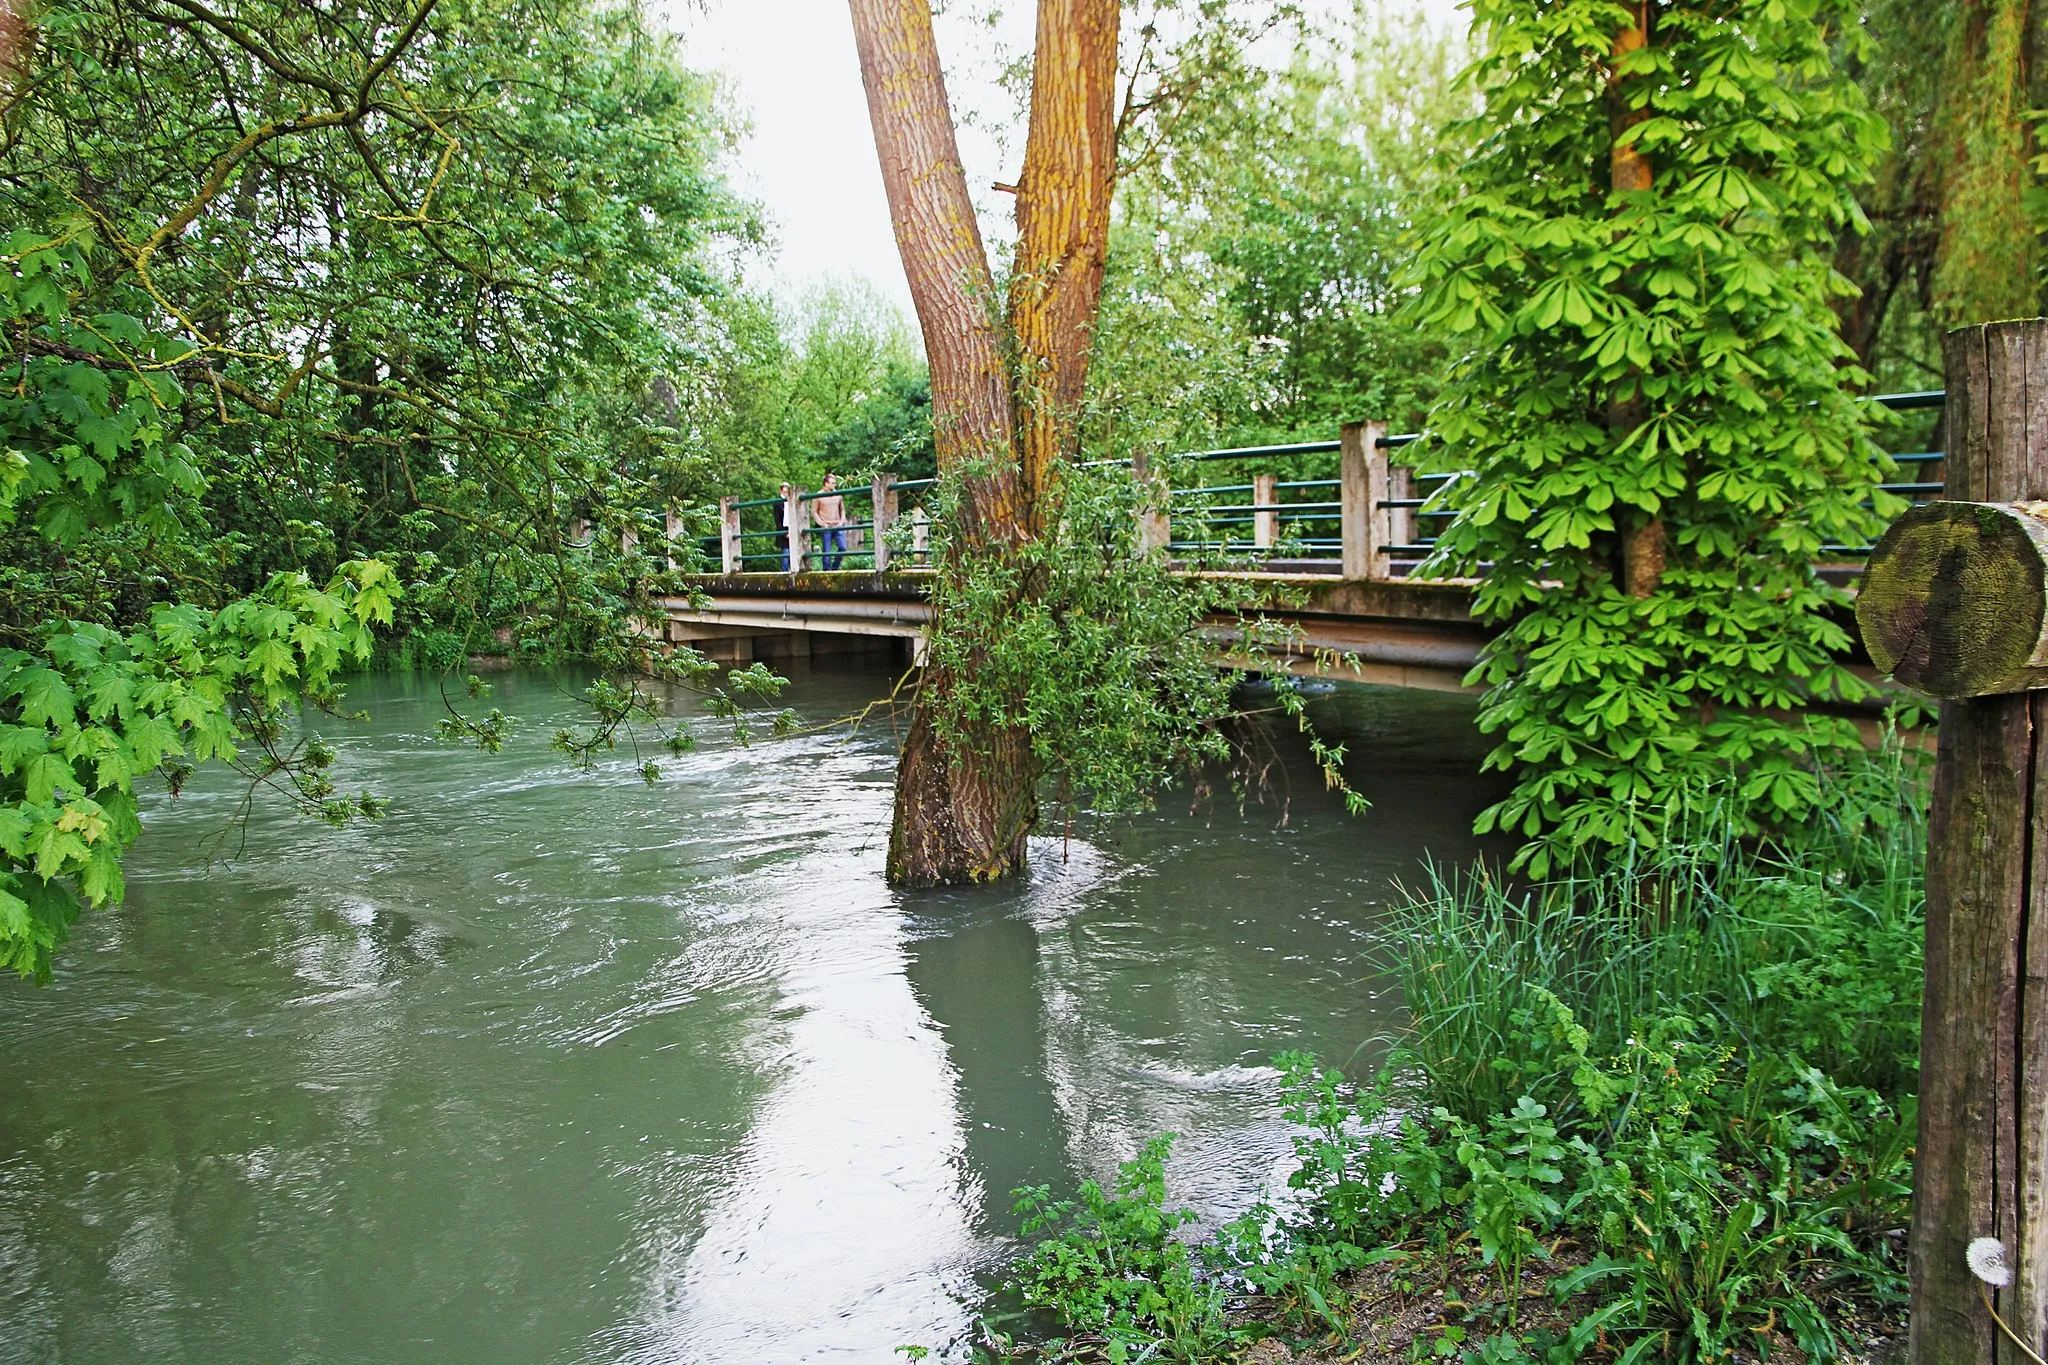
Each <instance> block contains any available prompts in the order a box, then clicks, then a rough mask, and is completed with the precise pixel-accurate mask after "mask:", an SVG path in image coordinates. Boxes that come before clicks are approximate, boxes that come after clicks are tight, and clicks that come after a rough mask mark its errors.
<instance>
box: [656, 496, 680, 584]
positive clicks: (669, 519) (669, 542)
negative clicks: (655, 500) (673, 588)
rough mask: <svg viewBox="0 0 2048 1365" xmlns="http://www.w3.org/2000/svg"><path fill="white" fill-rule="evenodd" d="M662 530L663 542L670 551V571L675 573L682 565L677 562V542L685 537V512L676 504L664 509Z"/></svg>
mask: <svg viewBox="0 0 2048 1365" xmlns="http://www.w3.org/2000/svg"><path fill="white" fill-rule="evenodd" d="M661 530H662V542H663V545H664V547H665V548H666V550H667V551H668V571H669V572H670V573H674V572H675V571H676V570H677V568H678V567H680V566H678V565H677V563H676V542H677V541H679V540H681V539H682V538H683V514H682V513H681V512H680V511H678V510H676V507H675V505H674V504H670V505H669V507H668V508H667V509H666V510H665V511H663V513H662V516H661Z"/></svg>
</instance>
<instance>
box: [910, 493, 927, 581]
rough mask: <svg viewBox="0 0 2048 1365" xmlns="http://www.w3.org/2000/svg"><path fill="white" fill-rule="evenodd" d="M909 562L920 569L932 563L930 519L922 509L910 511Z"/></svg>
mask: <svg viewBox="0 0 2048 1365" xmlns="http://www.w3.org/2000/svg"><path fill="white" fill-rule="evenodd" d="M910 562H911V563H913V564H915V565H917V566H918V567H920V568H925V567H929V566H930V564H931V562H932V519H931V515H930V513H928V512H926V511H925V510H924V508H922V507H913V508H911V509H910Z"/></svg>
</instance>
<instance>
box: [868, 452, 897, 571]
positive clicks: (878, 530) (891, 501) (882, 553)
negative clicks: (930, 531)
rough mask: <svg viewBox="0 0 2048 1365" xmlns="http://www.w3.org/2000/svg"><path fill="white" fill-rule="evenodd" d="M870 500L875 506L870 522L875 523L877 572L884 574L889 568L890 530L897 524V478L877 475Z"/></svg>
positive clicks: (891, 475) (889, 475) (888, 475)
mask: <svg viewBox="0 0 2048 1365" xmlns="http://www.w3.org/2000/svg"><path fill="white" fill-rule="evenodd" d="M870 500H871V501H872V502H873V504H874V513H873V515H872V516H870V517H869V518H868V520H870V521H872V522H874V523H875V572H876V573H882V572H884V571H886V570H887V569H888V567H889V540H888V536H889V528H890V527H891V526H894V525H895V524H896V476H895V475H894V474H877V475H875V489H874V492H873V493H872V494H871V495H870Z"/></svg>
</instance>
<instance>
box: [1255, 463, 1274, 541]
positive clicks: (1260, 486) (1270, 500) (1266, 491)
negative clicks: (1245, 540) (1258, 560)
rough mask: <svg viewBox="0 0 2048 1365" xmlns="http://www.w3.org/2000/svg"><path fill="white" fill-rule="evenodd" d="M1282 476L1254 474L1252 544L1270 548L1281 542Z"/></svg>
mask: <svg viewBox="0 0 2048 1365" xmlns="http://www.w3.org/2000/svg"><path fill="white" fill-rule="evenodd" d="M1279 485H1280V476H1279V475H1278V474H1254V475H1252V546H1253V548H1255V549H1260V550H1270V549H1272V548H1273V547H1274V546H1275V545H1278V544H1279V543H1280V508H1279V506H1278V504H1279V502H1280V487H1279Z"/></svg>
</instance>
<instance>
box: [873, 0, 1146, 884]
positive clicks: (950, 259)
mask: <svg viewBox="0 0 2048 1365" xmlns="http://www.w3.org/2000/svg"><path fill="white" fill-rule="evenodd" d="M849 7H850V9H851V11H852V15H853V27H854V38H855V43H856V45H857V46H858V48H859V51H860V64H861V80H862V84H863V85H864V86H865V88H866V90H867V99H868V114H869V117H870V119H871V120H872V122H873V124H874V131H875V149H876V152H877V154H878V155H879V157H880V158H881V163H882V180H883V185H884V188H885V189H886V190H887V192H888V196H889V210H890V217H891V219H892V221H893V223H894V226H895V231H896V246H897V250H898V252H899V253H900V254H901V255H902V258H903V268H904V273H905V275H906V276H907V277H908V279H909V283H910V292H911V298H912V301H913V302H914V303H915V305H916V308H917V316H918V323H919V325H920V327H921V328H922V330H923V333H924V341H925V352H926V354H927V355H928V356H929V357H930V363H931V372H932V417H933V436H934V441H935V444H936V447H937V453H938V460H939V467H940V470H941V472H942V473H946V474H953V475H960V476H961V488H960V498H959V502H958V504H957V505H956V506H955V508H954V509H953V512H954V517H953V521H952V523H951V524H950V525H949V527H948V532H949V535H948V540H947V544H946V548H945V551H944V559H943V560H942V562H941V564H940V580H941V584H942V587H941V591H939V592H938V593H937V594H935V599H934V604H935V607H936V610H935V612H934V619H933V622H932V630H933V632H934V634H935V635H938V636H944V635H945V633H946V632H947V631H948V629H949V625H950V612H949V606H948V599H947V596H946V594H945V592H944V591H943V583H944V581H945V579H946V577H947V575H948V574H949V573H953V572H958V571H961V570H962V569H963V568H964V566H966V565H968V564H970V563H972V562H973V560H974V558H975V557H977V556H990V555H994V556H1001V555H1004V554H1007V553H1011V552H1013V551H1014V550H1015V549H1016V548H1017V547H1018V546H1019V545H1021V544H1023V543H1025V542H1026V541H1028V540H1029V539H1030V538H1032V537H1033V536H1035V535H1037V534H1038V532H1039V531H1040V530H1041V529H1042V521H1043V514H1042V509H1043V507H1044V503H1045V499H1046V495H1047V493H1048V491H1049V490H1050V488H1051V486H1052V481H1053V479H1054V476H1055V470H1056V467H1057V459H1058V456H1059V455H1060V454H1061V453H1062V452H1063V451H1065V450H1066V449H1068V448H1069V447H1070V445H1071V443H1072V441H1073V436H1074V432H1075V429H1076V419H1077V416H1078V412H1079V408H1080V402H1081V395H1082V389H1083V385H1084V384H1085V381H1086V378H1087V363H1088V339H1089V335H1090V331H1091V329H1092V327H1093V324H1094V319H1095V313H1096V310H1097V306H1098V304H1099V302H1100V299H1101V295H1102V269H1103V258H1104V255H1105V253H1106V249H1107V243H1108V236H1109V198H1110V193H1111V189H1112V186H1113V184H1114V171H1115V167H1114V161H1115V154H1116V148H1115V134H1114V112H1115V103H1116V44H1117V20H1118V6H1117V0H1044V3H1043V4H1042V5H1041V7H1040V12H1039V17H1038V40H1037V42H1038V48H1037V67H1036V70H1035V73H1034V77H1033V83H1032V100H1031V124H1030V131H1029V134H1028V138H1027V142H1026V147H1025V157H1024V173H1023V177H1022V180H1023V183H1022V185H1021V186H1020V187H1019V203H1018V229H1019V238H1018V250H1017V262H1016V270H1015V272H1014V275H1013V282H1012V287H1011V295H1010V300H1009V305H1010V306H1009V324H1010V328H1011V330H1012V332H1013V333H1014V335H1015V340H1016V343H1017V344H1016V350H1015V354H1016V355H1017V357H1018V359H1017V363H1016V365H1015V366H1014V368H1013V367H1012V365H1011V364H1010V363H1008V362H1007V361H1006V358H1005V357H1006V351H1007V350H1008V348H1007V347H1006V344H1005V343H1006V338H1005V336H1004V331H1003V326H1002V323H1001V322H1000V321H999V319H998V315H997V307H996V297H995V295H996V290H995V282H994V279H993V276H992V274H991V272H990V271H989V268H988V257H987V254H986V250H985V248H984V247H983V245H982V240H981V232H980V228H979V225H978V224H977V223H976V222H975V217H974V207H973V201H972V199H971V197H970V196H969V194H968V192H967V177H966V173H965V171H964V169H963V168H962V166H961V162H960V152H959V147H958V144H957V142H956V140H955V138H954V132H953V122H952V114H951V110H950V108H949V106H948V103H947V99H946V85H945V75H944V72H943V70H942V69H941V66H940V63H939V55H938V46H937V43H936V40H935V38H934V35H933V32H932V18H931V8H930V4H929V0H849ZM1023 590H1024V591H1025V592H1026V593H1029V592H1031V591H1033V590H1034V585H1033V584H1032V583H1030V582H1029V581H1027V582H1026V583H1025V584H1024V588H1023ZM956 685H957V680H956V679H955V678H953V677H952V676H949V674H948V672H947V670H946V669H945V668H943V667H931V668H928V669H927V670H926V671H925V674H924V676H923V677H922V678H921V679H920V681H919V684H918V700H917V704H916V707H915V710H914V713H913V715H912V717H911V723H910V727H909V730H908V733H907V734H906V736H905V738H904V743H903V751H902V756H901V758H900V760H899V763H898V766H897V772H896V808H895V816H894V820H893V823H892V825H891V829H890V835H889V860H888V875H889V879H890V880H891V881H892V882H894V883H896V884H898V885H907V886H934V885H940V884H944V883H950V882H965V881H991V880H994V879H996V878H1000V877H1004V876H1008V875H1010V874H1011V873H1013V872H1016V871H1018V870H1019V869H1021V868H1022V867H1023V865H1024V855H1025V838H1026V836H1027V835H1028V834H1029V833H1030V831H1031V828H1032V825H1033V824H1034V823H1035V822H1036V820H1037V817H1038V801H1037V780H1038V767H1037V763H1036V761H1035V760H1034V758H1033V755H1032V750H1031V736H1030V735H1029V733H1028V732H1027V731H1025V730H1024V729H1023V728H1022V727H1020V726H1013V727H1008V728H1001V729H997V730H994V731H992V732H986V733H981V734H976V735H972V736H961V737H959V738H957V739H953V740H950V741H949V739H948V737H947V736H945V735H944V734H943V733H942V732H941V729H940V727H939V726H938V725H937V723H936V722H935V721H934V719H933V716H932V706H933V704H934V703H943V701H944V699H945V698H946V696H947V694H948V689H950V688H952V687H954V686H956Z"/></svg>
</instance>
